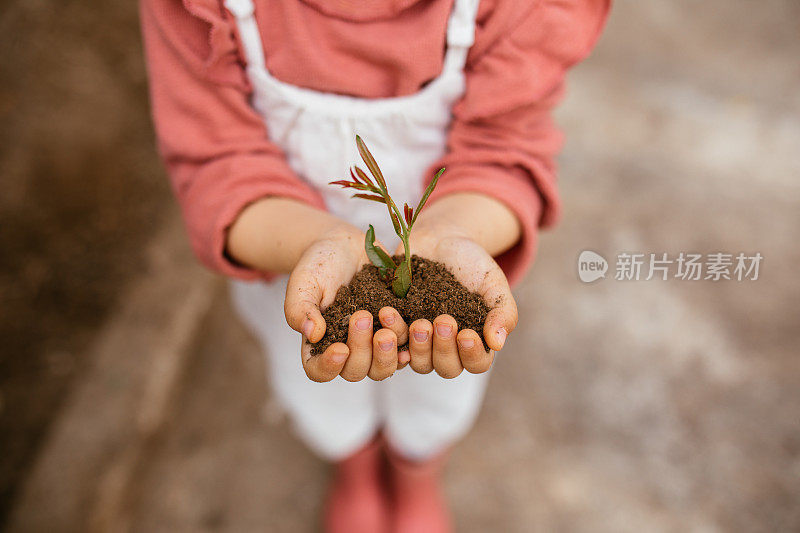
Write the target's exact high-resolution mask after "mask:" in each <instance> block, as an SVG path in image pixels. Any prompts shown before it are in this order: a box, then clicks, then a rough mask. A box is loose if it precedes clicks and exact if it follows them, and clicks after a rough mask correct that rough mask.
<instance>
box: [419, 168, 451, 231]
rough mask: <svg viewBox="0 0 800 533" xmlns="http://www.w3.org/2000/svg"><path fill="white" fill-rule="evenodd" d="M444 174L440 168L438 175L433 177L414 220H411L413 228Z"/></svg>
mask: <svg viewBox="0 0 800 533" xmlns="http://www.w3.org/2000/svg"><path fill="white" fill-rule="evenodd" d="M442 173H444V169H443V168H440V169H439V172H437V173H436V175H435V176H434V177H433V179H432V180H431V182H430V183H429V184H428V187H427V188H426V189H425V193H423V195H422V199H421V200H420V201H419V205H417V209H416V210H415V211H416V212H415V213H414V218H412V219H411V225H412V226H413V225H414V222H415V221H416V220H417V217H418V216H419V213H420V211H422V208H423V206H424V205H425V202H427V201H428V197H429V196H430V195H431V193H432V192H433V189H435V188H436V184H437V183H439V176H441V175H442Z"/></svg>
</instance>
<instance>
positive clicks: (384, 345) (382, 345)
mask: <svg viewBox="0 0 800 533" xmlns="http://www.w3.org/2000/svg"><path fill="white" fill-rule="evenodd" d="M378 346H380V348H381V350H383V351H384V352H388V351H389V350H391V349H392V346H394V343H393V342H392V341H383V342H379V343H378Z"/></svg>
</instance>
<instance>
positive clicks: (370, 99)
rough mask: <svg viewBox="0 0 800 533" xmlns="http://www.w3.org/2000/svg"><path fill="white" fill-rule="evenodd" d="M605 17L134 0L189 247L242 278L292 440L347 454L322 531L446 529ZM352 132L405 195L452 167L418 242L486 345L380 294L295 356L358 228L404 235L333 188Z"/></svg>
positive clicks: (376, 209) (569, 6)
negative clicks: (454, 484) (453, 455)
mask: <svg viewBox="0 0 800 533" xmlns="http://www.w3.org/2000/svg"><path fill="white" fill-rule="evenodd" d="M607 10H608V2H607V1H606V0H536V1H532V0H483V1H481V2H479V1H478V0H455V1H453V0H375V1H372V2H354V1H352V0H227V1H226V2H225V3H224V5H223V4H222V2H220V1H218V0H142V2H141V11H142V25H143V31H144V37H145V45H146V52H147V60H148V68H149V73H150V80H151V96H152V102H153V113H154V117H155V123H156V129H157V132H158V139H159V147H160V151H161V154H162V156H163V158H164V160H165V162H166V164H167V167H168V170H169V173H170V176H171V179H172V183H173V187H174V190H175V193H176V195H177V197H178V199H179V200H180V203H181V206H182V209H183V213H184V217H185V219H186V224H187V227H188V230H189V236H190V238H191V242H192V245H193V247H194V249H195V250H196V252H197V254H198V255H199V257H200V258H201V259H202V260H203V261H204V262H205V263H206V264H208V265H209V266H210V267H211V268H214V269H216V270H217V271H219V272H221V273H223V274H225V275H227V276H230V277H231V278H233V279H234V280H235V281H233V283H232V292H233V298H234V302H235V304H236V307H237V309H238V311H239V312H240V314H241V315H242V317H243V319H244V320H245V322H246V323H248V325H249V326H251V328H252V329H253V331H254V332H255V334H256V336H257V337H258V338H259V340H260V341H261V342H262V344H263V345H264V347H265V351H266V352H267V354H268V358H267V360H268V367H269V370H270V380H271V383H272V386H273V387H274V389H275V392H276V395H277V396H278V398H279V399H280V400H281V402H282V403H283V405H284V406H285V408H286V409H287V411H288V412H289V414H290V415H291V417H292V420H293V423H294V426H295V427H296V429H297V431H298V433H299V435H300V437H301V438H302V440H303V441H304V442H305V443H306V444H307V445H308V446H309V447H311V448H312V449H313V450H314V451H316V452H317V453H318V454H320V455H321V456H322V457H324V458H326V459H329V460H332V461H335V462H336V464H337V468H336V473H335V476H334V480H333V483H332V488H331V491H330V495H329V497H328V501H327V504H326V506H325V517H324V523H325V527H326V529H327V530H329V531H346V532H358V531H369V532H374V531H384V530H392V531H409V532H412V531H413V532H420V531H430V532H434V531H448V530H449V529H450V527H451V525H450V518H449V516H448V513H447V510H446V505H445V503H444V501H443V499H442V496H441V494H440V487H439V476H440V472H441V467H442V464H443V462H444V457H445V455H446V450H447V449H448V447H450V446H451V445H452V444H453V443H454V442H455V441H457V440H458V439H459V438H460V437H461V436H462V435H463V434H464V433H465V432H466V431H467V430H468V429H469V428H470V426H471V425H472V423H473V421H474V418H475V416H476V414H477V411H478V409H479V407H480V403H481V400H482V396H483V391H484V389H485V387H486V382H487V376H488V372H487V371H488V370H489V368H490V366H491V364H492V358H493V355H494V353H493V351H497V350H500V349H501V348H502V347H503V344H504V343H505V340H506V336H507V335H508V334H509V333H510V332H511V331H512V330H513V329H514V327H515V325H516V321H517V315H516V304H515V303H514V299H513V297H512V296H511V293H510V290H509V284H508V281H507V279H506V277H508V280H509V281H511V282H512V283H513V282H514V281H516V280H518V279H519V278H520V277H521V276H522V275H523V273H524V272H525V271H526V270H527V268H528V267H529V265H530V263H531V261H532V260H533V255H534V248H535V242H536V234H537V228H538V226H540V225H542V226H547V225H549V224H551V223H553V221H554V220H555V219H556V217H557V214H558V211H559V205H558V197H557V191H556V186H555V163H554V157H555V155H556V152H557V151H558V149H559V146H560V135H559V133H558V132H557V130H556V129H555V127H554V125H553V123H552V120H551V116H550V114H551V110H552V108H553V106H554V105H555V103H556V102H557V101H558V100H559V98H560V96H561V93H562V90H563V84H564V76H565V71H566V70H567V68H568V67H569V66H571V65H572V64H574V63H576V62H577V61H579V60H580V59H582V58H584V57H585V56H586V55H587V54H588V53H589V51H590V49H591V47H592V46H593V44H594V42H595V40H596V38H597V36H598V34H599V31H600V28H601V26H602V24H603V21H604V19H605V16H606V13H607ZM356 133H358V134H360V135H361V136H362V137H363V138H364V140H365V141H366V143H367V145H368V146H369V147H370V149H371V150H372V152H373V153H374V154H375V157H376V159H377V160H378V161H379V162H380V164H381V167H382V169H383V171H384V174H385V175H386V178H387V181H388V182H389V189H390V190H391V191H392V193H393V196H395V198H396V199H397V201H398V202H399V203H401V204H402V203H403V202H405V201H408V202H409V203H410V204H412V205H413V204H414V203H415V202H416V200H418V199H419V196H420V194H421V191H422V189H423V187H424V185H425V181H426V180H429V179H430V178H431V177H432V176H433V172H434V170H436V169H438V168H440V167H443V166H444V167H447V171H446V172H445V174H444V176H443V177H442V179H441V180H440V182H439V185H438V187H437V189H436V191H435V192H434V194H433V195H432V196H431V198H430V200H429V203H428V207H426V210H425V211H423V212H422V214H421V215H420V218H419V221H418V222H417V225H415V228H414V233H413V235H412V251H413V252H414V253H416V254H418V255H421V256H424V257H427V258H430V259H433V260H437V261H440V262H443V263H445V264H446V265H448V266H449V267H450V268H451V270H452V271H453V272H455V273H456V275H457V277H458V278H459V280H460V281H461V282H462V283H464V285H466V286H467V287H468V288H470V289H472V290H475V291H478V292H480V293H482V294H483V295H484V298H485V300H486V301H487V303H489V304H490V306H491V307H492V310H491V312H490V314H489V316H488V317H487V321H486V325H485V328H484V335H485V337H486V341H487V344H488V345H489V347H490V348H491V349H492V350H493V351H490V352H489V353H485V352H484V350H483V347H482V345H481V343H480V341H479V338H478V336H477V333H476V332H474V331H471V330H464V331H461V332H458V331H457V325H456V324H455V321H454V320H453V318H452V317H449V316H447V315H442V316H440V317H438V318H437V319H436V320H434V322H433V323H430V322H428V321H426V320H418V321H416V322H414V323H412V324H405V323H404V322H403V320H402V318H400V316H399V314H398V313H397V312H396V311H394V310H393V309H391V308H384V309H382V310H381V312H380V313H379V317H378V318H379V320H380V323H381V325H382V326H383V329H380V330H379V331H377V332H376V333H375V334H374V335H373V334H372V316H371V315H370V314H369V313H368V312H366V311H358V312H356V313H354V314H353V315H352V317H351V319H350V322H349V335H348V339H347V343H346V344H344V343H337V344H334V345H332V346H331V347H330V348H328V349H327V350H326V351H325V353H323V354H321V355H318V356H310V354H309V348H308V344H307V343H305V342H304V343H303V344H302V346H303V348H302V350H301V354H300V361H298V358H297V352H298V351H300V350H298V340H300V339H299V338H298V336H297V334H296V333H295V332H294V331H292V330H295V331H297V332H300V333H302V337H303V340H306V339H307V340H310V341H311V342H316V341H317V340H319V339H320V338H321V337H322V335H323V334H324V331H325V323H324V320H323V319H322V315H321V314H320V308H323V309H324V308H325V306H327V305H328V304H330V303H331V301H332V300H333V297H334V295H335V293H336V290H337V289H338V288H339V287H340V286H341V285H343V284H346V283H347V282H349V280H350V278H351V277H352V276H353V274H354V273H355V272H357V271H358V269H359V268H360V267H361V266H362V265H363V264H365V263H366V262H367V259H366V257H365V253H364V246H363V243H364V233H363V232H364V230H365V228H366V227H367V224H369V223H372V224H376V225H377V228H376V229H377V231H378V235H379V236H383V237H384V238H385V237H388V236H390V235H392V231H391V228H390V227H387V226H386V223H387V217H386V216H385V211H384V209H385V208H382V207H381V206H379V205H377V204H375V205H374V206H372V205H369V204H370V203H369V202H354V201H351V200H349V194H348V193H346V192H344V191H342V190H340V189H337V188H334V187H330V186H328V185H327V183H328V182H329V181H331V180H332V179H336V178H340V177H344V176H346V175H347V170H348V168H349V166H350V165H352V164H353V163H355V162H356V160H357V157H358V156H357V152H356V147H355V142H354V137H355V134H356ZM364 204H367V205H364ZM384 243H385V244H387V245H390V246H392V245H393V246H396V245H397V243H396V241H384ZM493 258H494V259H493ZM495 260H496V262H495ZM285 274H291V275H290V277H288V278H287V276H286V275H285ZM287 322H288V325H289V326H291V329H289V328H288V327H287V326H286V323H287ZM406 342H408V344H409V349H408V350H407V351H401V352H400V353H398V351H397V347H398V346H402V345H404V344H405V343H406ZM300 363H302V364H300ZM406 365H409V366H410V367H411V368H409V369H404V370H402V371H398V372H397V373H396V374H395V372H396V371H397V370H398V369H402V368H403V367H404V366H406ZM464 369H466V370H467V371H468V372H462V371H463V370H464ZM434 370H435V372H432V371H434ZM389 376H393V377H392V378H391V379H389V380H386V381H381V380H383V379H385V378H388V377H389ZM367 377H369V378H371V379H365V378H367ZM309 378H310V379H309ZM384 457H388V464H389V476H388V481H387V482H386V483H384V480H383V478H382V476H381V464H382V461H383V458H384Z"/></svg>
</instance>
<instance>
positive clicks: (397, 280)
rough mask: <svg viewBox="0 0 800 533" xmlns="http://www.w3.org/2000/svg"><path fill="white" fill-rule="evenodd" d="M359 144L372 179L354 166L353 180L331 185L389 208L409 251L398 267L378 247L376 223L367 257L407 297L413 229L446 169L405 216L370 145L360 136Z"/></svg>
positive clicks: (369, 237) (368, 239)
mask: <svg viewBox="0 0 800 533" xmlns="http://www.w3.org/2000/svg"><path fill="white" fill-rule="evenodd" d="M356 145H357V146H358V153H359V155H361V159H362V160H364V164H365V165H366V166H367V169H368V170H369V172H370V174H372V178H370V177H369V176H368V175H367V173H366V172H364V171H363V170H361V169H360V168H359V167H358V166H353V167H352V168H351V169H350V178H351V180H352V181H348V180H339V181H332V182H331V183H330V184H331V185H340V186H342V187H344V188H345V189H355V190H357V191H361V192H358V193H355V194H353V198H362V199H364V200H370V201H373V202H378V203H381V204H384V205H385V206H386V207H387V208H388V209H389V217H391V219H392V226H393V227H394V232H395V233H396V234H397V236H398V237H400V240H401V241H403V250H404V251H405V257H404V258H403V261H402V262H401V263H400V264H399V265H398V264H396V263H395V262H394V260H393V259H392V258H391V257H390V256H389V254H387V253H386V252H384V251H383V249H381V248H380V247H379V246H376V245H375V228H373V227H372V224H370V225H369V229H368V230H367V235H366V238H365V240H364V248H365V249H366V251H367V257H368V258H369V260H370V261H371V262H372V264H373V265H375V266H376V267H377V268H378V272H379V273H380V275H381V277H382V278H383V279H385V280H386V281H387V282H388V281H391V283H392V292H394V294H395V296H397V297H398V298H405V296H406V294H407V293H408V289H409V287H411V248H410V245H409V241H408V239H409V237H410V236H411V228H412V227H413V226H414V222H416V221H417V217H418V216H419V213H420V211H422V208H423V207H424V206H425V202H427V201H428V197H429V196H430V195H431V193H432V192H433V189H434V188H435V187H436V183H437V182H438V181H439V176H441V175H442V172H444V169H443V168H442V169H440V170H439V172H437V173H436V175H435V176H434V177H433V179H432V180H431V182H430V183H429V184H428V187H427V188H426V189H425V192H424V193H423V194H422V199H420V201H419V204H418V205H417V207H416V208H411V207H409V206H408V204H404V205H403V212H402V213H401V212H400V209H399V208H398V207H397V204H396V203H395V202H394V200H392V197H391V196H389V190H388V188H387V187H386V180H385V179H384V177H383V173H382V172H381V169H380V167H378V163H376V162H375V158H374V157H372V154H371V153H370V151H369V149H368V148H367V145H366V144H364V141H363V140H362V139H361V137H359V136H358V135H356ZM373 179H374V181H373Z"/></svg>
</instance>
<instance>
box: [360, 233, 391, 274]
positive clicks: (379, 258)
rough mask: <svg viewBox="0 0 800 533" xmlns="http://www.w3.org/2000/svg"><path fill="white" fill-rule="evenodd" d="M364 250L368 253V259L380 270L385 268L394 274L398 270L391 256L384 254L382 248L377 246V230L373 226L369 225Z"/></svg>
mask: <svg viewBox="0 0 800 533" xmlns="http://www.w3.org/2000/svg"><path fill="white" fill-rule="evenodd" d="M364 249H365V250H366V251H367V257H368V258H369V260H370V262H372V264H373V265H375V266H376V267H378V269H379V270H380V269H382V268H385V269H387V270H390V271H392V272H394V270H395V269H396V268H397V265H395V264H394V261H392V258H391V257H389V254H387V253H386V252H384V251H383V249H382V248H381V247H380V246H375V228H373V227H372V224H370V225H369V229H368V230H367V235H366V237H365V239H364Z"/></svg>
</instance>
